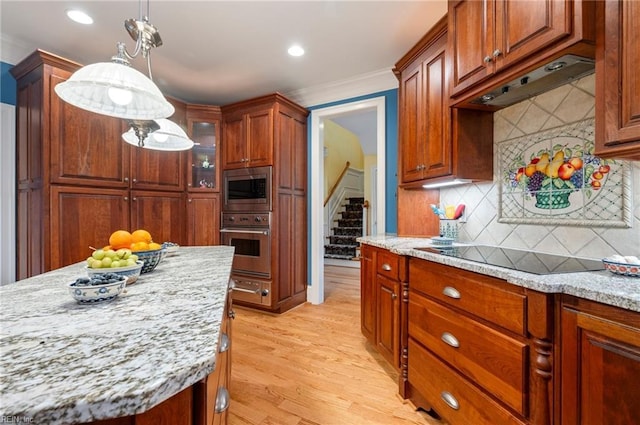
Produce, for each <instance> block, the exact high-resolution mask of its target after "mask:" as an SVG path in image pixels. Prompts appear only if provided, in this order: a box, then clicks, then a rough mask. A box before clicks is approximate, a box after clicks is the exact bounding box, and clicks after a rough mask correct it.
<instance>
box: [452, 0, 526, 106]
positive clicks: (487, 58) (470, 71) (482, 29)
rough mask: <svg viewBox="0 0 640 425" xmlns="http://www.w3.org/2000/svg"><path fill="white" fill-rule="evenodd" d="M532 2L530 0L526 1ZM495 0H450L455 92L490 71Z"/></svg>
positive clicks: (453, 85)
mask: <svg viewBox="0 0 640 425" xmlns="http://www.w3.org/2000/svg"><path fill="white" fill-rule="evenodd" d="M523 3H524V4H530V3H531V2H523ZM493 10H494V0H461V1H450V2H449V17H448V19H449V28H448V31H449V54H450V55H451V61H452V73H453V75H452V93H451V94H452V95H455V94H458V93H460V92H461V91H463V90H465V89H467V88H469V87H470V86H471V85H473V84H475V83H477V82H478V81H481V80H483V79H485V78H486V77H488V76H489V75H491V74H492V73H493V71H494V65H493V60H492V58H491V53H492V52H493V43H494V42H493V26H494V14H493Z"/></svg>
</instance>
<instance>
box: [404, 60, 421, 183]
mask: <svg viewBox="0 0 640 425" xmlns="http://www.w3.org/2000/svg"><path fill="white" fill-rule="evenodd" d="M423 110H424V103H423V96H422V61H417V62H416V63H415V64H414V65H413V66H411V67H409V68H407V69H406V70H405V71H403V72H402V76H401V79H400V167H401V170H400V173H401V180H402V183H407V182H412V181H417V180H421V179H422V168H423V166H424V164H423V154H422V146H423V143H424V138H423V134H424V131H423V125H424V122H423V120H424V112H423Z"/></svg>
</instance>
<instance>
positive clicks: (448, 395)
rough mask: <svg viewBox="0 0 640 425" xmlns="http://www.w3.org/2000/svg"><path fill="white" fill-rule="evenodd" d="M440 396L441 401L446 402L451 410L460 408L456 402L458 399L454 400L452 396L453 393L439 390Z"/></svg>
mask: <svg viewBox="0 0 640 425" xmlns="http://www.w3.org/2000/svg"><path fill="white" fill-rule="evenodd" d="M440 398H441V399H442V401H444V402H445V403H447V406H449V407H450V408H452V409H453V410H458V409H460V403H458V400H456V398H455V397H454V396H453V394H451V393H450V392H449V391H443V392H441V393H440Z"/></svg>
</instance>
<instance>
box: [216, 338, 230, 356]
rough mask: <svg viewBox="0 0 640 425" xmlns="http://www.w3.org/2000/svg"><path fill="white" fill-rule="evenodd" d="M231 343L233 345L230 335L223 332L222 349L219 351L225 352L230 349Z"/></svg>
mask: <svg viewBox="0 0 640 425" xmlns="http://www.w3.org/2000/svg"><path fill="white" fill-rule="evenodd" d="M230 345H231V341H229V335H227V334H224V333H223V334H222V335H221V336H220V349H219V350H218V352H219V353H224V352H225V351H227V350H228V349H229V346H230Z"/></svg>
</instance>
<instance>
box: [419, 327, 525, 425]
mask: <svg viewBox="0 0 640 425" xmlns="http://www.w3.org/2000/svg"><path fill="white" fill-rule="evenodd" d="M408 355H409V370H408V377H409V384H410V385H411V386H412V387H413V388H414V389H415V390H417V391H418V392H419V393H420V394H421V395H422V397H424V398H425V399H426V400H427V402H429V403H430V404H431V406H432V407H433V408H434V409H435V411H436V412H437V413H438V414H439V415H440V416H442V417H443V418H444V419H445V420H446V421H447V422H448V423H450V424H451V425H469V424H473V425H496V424H500V425H510V424H518V425H522V424H523V423H524V422H522V421H520V420H519V419H518V418H517V417H516V416H514V415H512V414H511V413H509V411H507V410H506V409H505V408H503V407H502V406H500V405H499V404H498V403H496V402H495V401H493V399H491V398H490V397H489V396H487V395H486V394H485V393H483V392H482V391H480V390H479V389H477V388H476V387H475V386H473V385H472V384H471V383H469V382H467V381H466V380H465V379H464V378H462V377H461V376H460V375H458V374H457V373H456V372H455V371H454V370H452V369H450V368H449V367H447V366H446V365H445V364H444V363H442V362H440V361H439V360H438V359H437V358H436V357H434V356H433V355H432V354H430V353H429V352H428V351H427V350H425V349H424V348H423V347H421V346H420V345H418V344H417V343H416V342H415V341H413V339H412V338H409V353H408Z"/></svg>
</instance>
